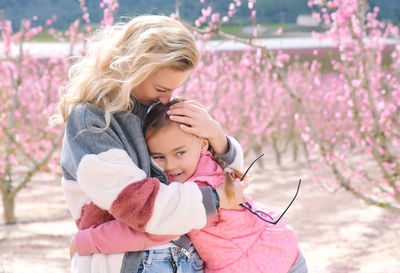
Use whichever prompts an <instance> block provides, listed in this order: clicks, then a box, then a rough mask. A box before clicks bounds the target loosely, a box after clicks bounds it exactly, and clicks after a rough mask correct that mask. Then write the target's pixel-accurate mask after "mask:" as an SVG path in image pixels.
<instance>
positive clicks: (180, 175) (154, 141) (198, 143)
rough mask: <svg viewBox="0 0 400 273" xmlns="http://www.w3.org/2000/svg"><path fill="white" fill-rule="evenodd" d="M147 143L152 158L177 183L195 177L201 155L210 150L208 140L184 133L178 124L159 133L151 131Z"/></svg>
mask: <svg viewBox="0 0 400 273" xmlns="http://www.w3.org/2000/svg"><path fill="white" fill-rule="evenodd" d="M146 142H147V147H148V148H149V152H150V156H151V157H152V158H153V159H154V160H155V161H156V163H157V165H158V166H159V167H161V168H163V169H164V172H165V173H166V174H167V175H168V176H170V179H171V181H176V182H185V181H186V180H187V179H188V178H190V177H191V176H192V175H193V173H194V171H195V170H196V167H197V164H198V162H199V159H200V155H201V154H203V153H205V152H206V151H207V149H208V141H207V140H206V139H202V138H199V137H197V136H194V135H190V134H187V133H185V132H183V131H182V129H181V128H180V127H179V124H178V123H176V122H171V123H170V124H169V125H167V126H166V127H163V128H161V129H159V130H157V131H153V130H152V129H149V130H148V132H147V133H146Z"/></svg>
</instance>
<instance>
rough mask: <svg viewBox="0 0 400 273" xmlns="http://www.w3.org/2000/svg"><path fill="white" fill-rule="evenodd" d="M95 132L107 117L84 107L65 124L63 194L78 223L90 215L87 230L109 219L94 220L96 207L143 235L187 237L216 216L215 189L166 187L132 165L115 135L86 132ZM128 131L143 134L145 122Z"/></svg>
mask: <svg viewBox="0 0 400 273" xmlns="http://www.w3.org/2000/svg"><path fill="white" fill-rule="evenodd" d="M127 118H129V117H128V116H127ZM92 127H95V128H104V127H105V122H104V117H103V116H102V113H100V114H98V113H96V112H92V111H90V109H87V108H84V107H81V109H76V111H75V112H72V113H71V115H70V116H69V119H68V121H67V124H66V134H65V139H64V144H63V152H62V154H63V156H62V169H63V176H64V179H63V181H65V183H63V184H65V185H67V186H65V187H64V189H65V191H64V193H65V196H66V199H67V203H68V205H69V208H70V210H71V213H72V214H73V215H74V219H75V220H76V221H77V222H79V220H80V219H81V218H82V217H83V216H87V217H84V218H86V219H88V220H87V221H86V224H85V226H86V227H88V226H90V225H89V224H90V223H92V222H96V224H100V223H102V222H105V221H107V220H109V217H106V220H104V218H103V216H104V215H102V214H101V213H100V215H99V217H97V219H91V216H92V214H91V211H90V210H86V208H87V207H88V206H89V205H92V207H97V208H100V209H102V210H105V211H106V212H109V213H111V214H112V216H113V217H114V218H115V219H117V220H120V221H122V222H124V223H126V224H127V225H128V226H130V227H132V228H134V229H135V230H138V231H143V232H148V233H152V234H185V233H187V232H188V231H190V230H191V229H193V228H201V227H203V226H204V225H205V223H206V219H207V215H208V213H209V212H210V211H211V210H212V208H213V209H214V211H216V209H215V204H214V201H213V195H212V191H211V190H209V191H207V190H202V191H201V190H200V189H199V188H198V187H197V185H196V184H195V183H186V184H180V183H172V184H171V185H165V184H163V183H160V182H159V181H158V180H157V179H155V178H148V177H147V175H146V173H145V172H144V171H143V170H141V169H140V168H139V167H138V166H137V165H136V164H135V162H134V161H133V158H134V156H132V157H131V156H130V155H128V153H127V152H126V151H125V147H124V145H123V144H122V143H121V136H119V135H118V134H117V133H116V131H114V130H113V129H112V128H108V129H107V130H104V131H100V132H96V133H93V132H90V131H87V129H88V128H92ZM126 129H127V128H126ZM129 129H130V130H140V129H141V128H140V123H138V124H136V125H135V124H134V123H132V125H131V126H130V128H129ZM122 137H123V136H122ZM143 145H145V143H144V140H143ZM133 148H134V149H135V147H133ZM137 148H139V147H137ZM143 149H144V150H146V149H145V146H144V148H143ZM146 156H148V155H147V153H146Z"/></svg>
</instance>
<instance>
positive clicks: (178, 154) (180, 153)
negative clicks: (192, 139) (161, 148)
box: [176, 152, 185, 156]
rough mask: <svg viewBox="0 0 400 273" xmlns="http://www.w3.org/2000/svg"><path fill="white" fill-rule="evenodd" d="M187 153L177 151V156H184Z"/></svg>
mask: <svg viewBox="0 0 400 273" xmlns="http://www.w3.org/2000/svg"><path fill="white" fill-rule="evenodd" d="M184 154H185V152H177V153H176V155H177V156H183V155H184Z"/></svg>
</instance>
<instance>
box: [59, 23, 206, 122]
mask: <svg viewBox="0 0 400 273" xmlns="http://www.w3.org/2000/svg"><path fill="white" fill-rule="evenodd" d="M198 60H199V51H198V48H197V45H196V40H195V38H194V37H193V35H192V34H191V33H190V32H189V30H188V29H187V28H186V27H184V26H183V25H182V24H181V23H179V22H178V21H176V20H174V19H172V18H170V17H167V16H161V15H143V16H138V17H135V18H133V19H132V20H130V21H129V22H127V23H117V24H115V25H114V26H112V27H109V28H106V29H104V30H102V31H99V32H98V33H97V34H96V35H94V36H93V37H92V39H91V46H90V49H89V53H88V55H87V56H84V57H81V58H80V59H79V60H78V61H77V62H75V63H74V64H73V65H72V66H71V67H70V69H69V71H68V79H69V80H68V83H67V85H66V86H64V87H63V89H64V91H65V93H64V94H63V95H62V96H61V100H60V104H59V110H60V114H59V115H56V116H54V117H53V118H52V122H53V123H62V122H66V120H67V119H68V116H69V113H70V111H71V109H72V108H73V107H74V106H75V105H76V104H78V103H81V102H89V103H91V104H93V105H95V106H96V107H98V108H100V109H103V110H104V112H105V120H106V127H108V126H109V124H110V119H111V114H112V113H114V112H118V111H132V110H133V107H134V103H135V102H134V100H132V99H131V90H132V89H133V88H134V87H136V86H138V85H140V84H141V83H142V82H143V81H144V80H145V79H147V78H148V77H149V76H150V75H152V74H153V73H155V72H156V71H157V70H159V69H160V68H163V67H168V68H172V69H176V70H177V71H186V70H190V69H193V68H194V67H196V65H197V63H198Z"/></svg>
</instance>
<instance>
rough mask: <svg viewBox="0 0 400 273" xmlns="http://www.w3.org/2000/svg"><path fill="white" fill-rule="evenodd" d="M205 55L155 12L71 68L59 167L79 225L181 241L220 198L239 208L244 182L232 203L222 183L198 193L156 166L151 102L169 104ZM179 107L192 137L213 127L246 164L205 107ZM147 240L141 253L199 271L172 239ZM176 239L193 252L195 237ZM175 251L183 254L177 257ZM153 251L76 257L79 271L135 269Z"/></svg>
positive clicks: (230, 155) (229, 156) (221, 146)
mask: <svg viewBox="0 0 400 273" xmlns="http://www.w3.org/2000/svg"><path fill="white" fill-rule="evenodd" d="M198 58H199V52H198V49H197V47H196V42H195V40H194V38H193V36H192V35H191V33H190V32H189V31H188V30H187V29H186V28H185V27H184V26H183V25H182V24H180V23H179V22H177V21H175V20H173V19H171V18H169V17H165V16H155V15H153V16H139V17H136V18H134V19H132V20H131V21H129V22H127V23H123V24H122V23H121V24H117V25H115V26H113V27H112V28H110V29H105V30H103V31H101V32H99V34H98V35H97V36H96V37H95V38H94V40H93V41H92V44H91V48H90V51H89V53H88V54H87V56H85V57H83V58H81V59H80V60H78V61H77V62H76V63H75V64H73V65H72V66H71V68H70V70H69V82H68V84H67V86H66V88H65V89H66V91H67V92H66V94H65V95H64V96H63V97H62V99H61V102H60V111H61V120H62V121H63V122H65V123H66V127H65V137H64V141H63V146H62V155H61V167H62V174H63V178H62V186H63V191H64V194H65V198H66V202H67V205H68V207H69V210H70V212H71V214H72V216H73V218H74V219H75V221H76V224H77V226H78V228H79V229H85V228H89V227H91V226H99V227H100V228H105V229H107V228H108V227H110V226H111V227H112V228H111V230H115V229H114V227H122V226H123V227H129V231H130V232H132V233H133V234H135V233H138V234H147V233H151V234H159V235H165V234H176V235H175V236H173V238H175V239H176V238H179V235H182V234H185V233H187V232H188V231H190V230H192V229H193V228H202V227H203V226H204V225H205V224H206V221H207V217H208V216H212V215H215V214H216V213H217V205H218V203H217V200H218V198H219V199H220V206H221V207H224V208H233V209H240V206H239V204H240V203H241V202H243V196H242V194H241V192H242V191H243V187H242V185H241V184H239V183H237V184H236V185H235V190H236V191H237V193H238V194H237V196H238V197H237V198H236V199H234V200H228V199H226V198H225V192H224V188H223V187H222V186H221V187H219V188H217V189H216V190H214V189H211V187H207V188H203V189H199V187H198V186H197V185H196V184H195V183H186V184H179V183H172V184H171V185H167V177H166V176H165V174H164V173H163V172H162V171H161V170H160V169H159V168H158V167H156V166H155V165H154V164H153V163H151V161H150V158H149V155H148V151H147V147H146V143H145V139H144V137H143V134H142V130H141V124H142V120H143V118H144V114H145V112H146V110H147V108H148V106H150V105H151V104H152V103H155V102H161V103H163V104H165V103H167V102H168V101H169V100H170V98H171V96H172V93H173V91H174V90H175V89H176V88H177V87H179V86H180V85H181V84H182V83H183V82H184V81H185V80H186V78H187V77H188V75H189V73H190V71H191V70H192V69H193V68H194V67H195V66H196V64H197V62H198ZM171 111H172V113H174V115H179V116H181V117H180V118H182V117H185V118H186V119H187V120H186V121H185V122H184V123H185V124H186V125H185V126H186V127H185V130H187V131H188V132H189V131H190V132H191V133H193V134H195V135H197V134H198V133H199V132H202V134H203V133H204V131H205V130H204V128H208V129H209V130H207V135H206V136H205V137H206V138H207V139H208V140H209V141H210V144H211V146H212V147H213V148H214V149H215V150H216V151H218V153H219V154H223V155H222V157H224V158H225V160H227V161H228V162H229V163H235V162H236V161H240V160H242V159H241V150H240V146H238V145H237V142H235V141H234V140H233V139H231V138H227V137H225V135H224V133H223V131H222V129H221V127H220V126H219V124H218V123H217V122H216V121H215V120H213V119H212V118H211V117H210V116H209V115H208V114H206V112H205V109H204V108H202V107H201V106H199V105H198V104H196V103H183V104H180V105H177V107H176V108H174V109H171ZM178 119H179V118H178ZM235 145H236V146H235ZM160 182H162V183H160ZM103 223H105V224H104V225H102V224H103ZM122 224H124V225H122ZM149 238H150V239H149V240H148V241H146V243H145V244H143V247H144V248H142V249H146V248H150V247H152V249H157V250H160V252H162V253H163V255H162V257H163V258H162V259H163V260H164V261H165V262H166V263H168V264H171V266H173V267H174V268H177V269H178V270H183V271H185V272H193V271H196V270H198V268H194V266H193V264H194V263H193V261H192V260H188V259H186V258H184V257H182V255H181V253H182V252H183V248H178V247H176V245H175V244H172V243H170V242H169V241H170V240H171V239H172V238H171V236H164V237H163V236H161V237H157V238H156V237H154V236H153V237H151V236H150V235H149ZM143 241H144V240H143ZM175 243H176V244H181V245H183V246H186V249H189V246H190V241H188V239H187V236H182V237H181V238H180V239H179V240H177V241H176V242H175ZM176 249H178V250H179V253H178V252H176V253H175V252H174V253H172V252H173V251H175V250H176ZM191 251H192V253H191V257H194V258H193V259H196V257H198V256H197V253H196V252H195V251H194V250H193V249H192V250H191ZM148 253H149V251H142V252H132V253H126V254H115V255H108V256H107V255H102V254H98V255H94V256H86V257H79V256H78V255H75V256H74V257H73V261H72V271H74V272H104V270H106V271H108V272H136V271H137V269H138V266H139V263H140V261H141V259H142V257H143V256H145V255H148ZM198 260H199V261H200V262H201V260H200V259H199V258H198ZM171 266H170V267H171ZM162 272H168V271H162Z"/></svg>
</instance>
